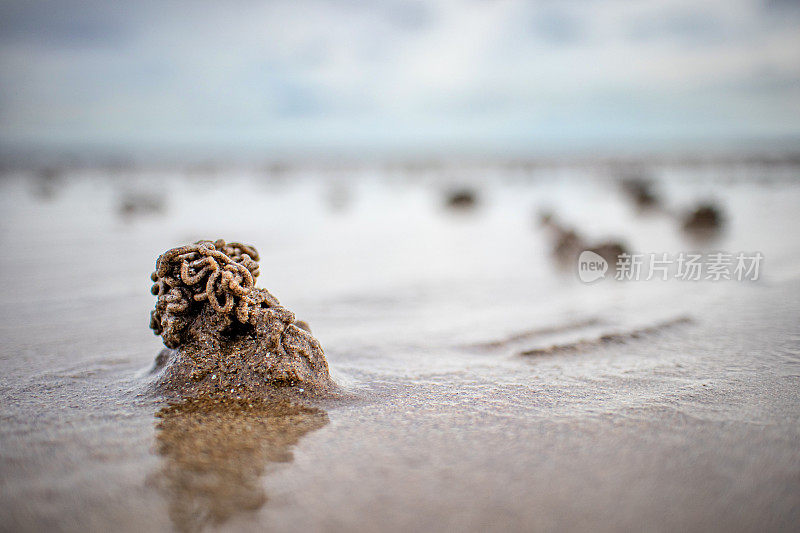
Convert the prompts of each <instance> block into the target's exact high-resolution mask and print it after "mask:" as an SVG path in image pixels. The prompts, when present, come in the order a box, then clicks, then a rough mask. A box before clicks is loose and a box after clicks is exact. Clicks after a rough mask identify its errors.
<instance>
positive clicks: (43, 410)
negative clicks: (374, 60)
mask: <svg viewBox="0 0 800 533" xmlns="http://www.w3.org/2000/svg"><path fill="white" fill-rule="evenodd" d="M133 178H136V179H141V180H146V179H148V177H147V176H144V177H142V176H134V177H131V176H126V177H124V179H123V178H119V180H120V181H119V182H113V181H109V180H107V179H106V178H105V177H102V176H93V175H88V176H78V177H76V178H73V179H72V180H71V181H70V180H67V181H66V182H65V183H64V184H62V186H61V188H60V189H59V190H58V192H57V194H56V196H55V197H54V198H50V199H47V200H42V199H40V198H38V197H36V196H31V195H29V194H28V192H29V189H28V187H29V185H28V183H29V182H28V181H25V180H24V178H23V177H19V178H15V177H13V176H12V177H10V178H7V179H6V181H5V182H4V183H3V184H2V187H3V196H2V198H3V208H4V210H5V212H6V213H7V218H6V221H5V222H4V226H3V234H2V238H3V244H4V249H5V250H8V251H10V252H11V253H8V254H6V255H5V256H4V257H3V258H2V259H1V260H0V265H1V266H2V270H3V272H4V273H5V274H6V279H7V280H12V283H11V285H10V286H9V287H8V289H7V292H6V295H5V303H6V305H4V306H3V309H2V317H1V318H2V326H1V327H2V335H3V339H4V349H3V352H2V372H1V373H0V402H1V404H2V425H0V514H2V516H3V517H4V520H3V524H2V528H3V529H4V530H9V531H12V530H13V531H34V530H56V531H58V530H65V531H79V530H80V531H85V530H95V531H99V530H109V529H113V530H117V531H142V530H153V531H162V530H196V529H198V528H201V527H204V526H208V527H209V528H211V529H220V530H230V531H234V530H237V531H238V530H245V531H248V530H252V531H261V530H263V529H264V528H265V527H266V528H269V529H272V530H277V531H286V530H307V531H371V530H376V529H381V530H388V531H408V530H442V529H451V530H469V531H485V530H494V531H501V530H509V529H510V530H545V531H547V530H592V531H598V530H599V531H613V530H642V529H646V530H653V531H674V530H688V531H708V530H714V531H757V530H758V531H760V530H787V531H788V530H792V529H793V528H794V527H795V525H796V523H798V521H799V520H800V505H798V502H799V501H800V448H798V446H797V443H798V442H800V387H798V384H799V382H800V345H799V344H798V340H800V330H798V324H800V303H799V302H800V268H798V267H800V260H799V259H800V253H798V252H800V250H799V249H798V247H799V245H798V243H797V242H796V241H797V239H796V238H795V236H794V230H792V229H791V228H794V227H796V226H795V224H796V222H797V220H796V217H797V215H796V214H794V210H795V207H796V205H797V203H796V202H797V199H798V198H800V194H798V187H797V186H796V185H795V184H794V183H793V182H785V183H784V182H782V183H779V184H778V185H773V186H772V187H771V188H764V187H761V186H760V185H758V186H757V185H754V184H753V183H751V182H750V181H744V182H743V183H739V184H736V185H735V186H726V187H725V188H722V187H717V186H715V187H714V190H725V200H726V202H727V203H726V205H727V206H728V207H729V209H731V210H732V211H733V212H734V213H735V214H736V216H737V217H738V218H735V219H734V221H733V223H732V224H733V225H732V228H731V234H730V235H729V236H728V237H725V239H726V240H723V241H721V242H719V243H717V245H718V246H719V247H721V248H724V249H735V250H739V249H741V250H751V249H759V250H761V251H763V252H764V254H765V255H766V256H767V258H768V260H770V261H771V263H767V264H769V265H771V268H770V270H768V271H766V273H765V276H764V278H763V279H762V281H761V282H759V283H753V284H738V285H737V284H727V285H724V284H714V283H706V284H703V283H700V284H695V285H691V286H689V285H681V284H679V283H678V284H676V283H672V284H661V285H658V284H656V285H653V284H646V283H641V284H638V285H637V284H635V283H631V284H624V285H620V284H617V285H615V284H605V285H603V284H601V285H596V286H585V285H581V284H579V283H577V282H575V280H574V279H572V278H567V277H564V276H563V275H561V274H558V273H557V272H552V271H551V270H549V266H550V265H549V263H548V262H547V257H546V255H545V253H544V252H543V249H544V248H543V247H544V246H545V243H544V242H543V241H542V240H541V236H540V235H538V234H537V233H536V231H535V229H532V226H531V224H530V214H531V209H530V208H531V207H532V206H535V205H536V202H537V201H540V198H541V197H542V195H544V196H545V197H547V198H549V199H550V200H551V201H553V202H555V203H558V201H559V199H560V198H562V197H567V198H569V200H568V201H566V202H565V203H564V204H563V205H562V210H564V211H566V212H567V213H572V216H573V220H579V221H580V220H583V219H582V217H589V215H587V214H586V210H587V208H591V209H594V215H597V216H600V220H601V221H602V222H601V223H602V224H607V227H606V228H603V230H604V231H609V232H627V235H629V238H631V239H633V240H634V245H636V244H638V245H639V246H640V247H645V246H650V247H651V248H647V251H670V250H672V249H681V247H685V246H689V245H688V244H686V243H683V242H681V241H680V238H679V237H678V236H676V235H673V234H672V233H671V230H670V227H669V226H668V225H667V223H666V222H664V221H660V220H658V219H652V220H649V221H645V222H641V221H640V223H639V224H638V225H637V226H636V227H633V226H630V225H629V222H630V221H631V220H635V219H634V218H632V215H631V214H630V213H628V212H627V211H625V209H624V207H622V206H620V205H617V204H615V203H614V202H615V201H616V200H614V196H613V194H612V192H610V190H609V189H607V188H606V187H605V185H603V184H602V183H594V182H592V183H591V184H590V185H587V184H586V182H585V181H580V180H579V179H578V178H577V177H576V178H575V180H576V182H575V183H572V182H567V183H559V184H558V185H557V186H556V185H553V184H548V183H544V184H542V183H531V184H526V185H520V184H519V183H511V184H503V183H498V184H496V185H495V186H494V188H490V189H489V192H488V193H487V194H486V196H485V198H486V199H485V202H488V204H487V203H484V208H483V211H478V212H477V213H475V214H473V215H466V216H464V215H458V216H457V217H452V216H448V215H446V214H443V213H441V212H439V211H437V209H438V207H439V206H438V205H437V203H436V197H435V196H433V195H434V194H435V191H436V188H435V187H433V188H427V189H426V188H425V187H421V186H420V187H412V186H406V185H398V184H395V183H393V182H392V181H391V180H388V181H378V180H377V179H374V178H369V179H367V178H363V179H362V180H358V179H353V181H352V182H348V183H350V185H349V187H351V193H352V195H353V197H354V199H353V205H352V206H351V207H350V208H349V211H345V212H344V213H341V212H340V211H338V210H336V209H328V208H327V207H326V203H325V200H324V198H326V196H325V194H326V191H328V190H329V186H330V185H329V183H328V182H327V181H325V179H323V178H316V179H312V178H304V179H299V180H297V181H296V182H292V183H290V184H286V183H274V184H271V185H264V184H261V183H260V182H259V181H250V180H244V181H243V182H242V183H240V186H241V187H243V188H245V190H247V191H249V194H248V195H246V196H247V197H248V198H249V202H250V203H251V204H252V209H249V210H247V211H246V212H238V213H232V214H231V213H230V212H228V213H222V214H219V213H217V214H214V213H213V212H211V211H209V210H205V209H204V208H201V207H203V206H206V205H211V206H213V205H215V203H216V202H217V201H218V199H217V198H215V195H214V193H213V191H215V190H220V189H219V184H218V183H216V182H214V181H213V180H212V181H210V182H205V185H204V187H202V188H199V189H198V188H197V187H196V186H195V185H193V183H196V182H188V181H181V180H177V179H176V180H175V181H174V183H172V182H171V183H172V185H171V190H172V191H173V195H172V196H169V197H168V202H167V206H168V212H166V213H164V214H161V215H154V214H148V215H147V216H143V217H141V218H138V219H134V220H130V219H125V218H119V216H118V214H117V213H116V211H115V209H114V205H115V204H114V202H115V198H117V196H116V195H117V194H118V190H119V188H123V189H124V187H126V186H130V185H129V183H130V180H131V179H133ZM152 179H154V180H157V179H158V177H152ZM581 179H583V178H582V177H581ZM120 182H121V183H120ZM337 183H338V182H337ZM676 183H678V184H676V185H674V195H675V196H676V197H681V195H685V196H686V197H690V196H691V194H692V193H693V192H696V191H697V190H698V189H702V188H703V187H706V186H711V185H714V184H713V183H712V184H711V185H709V184H708V183H705V184H702V183H701V185H691V184H690V185H685V184H684V185H681V184H680V182H676ZM98 184H99V185H98ZM571 187H572V188H571ZM587 187H589V188H594V190H592V191H586V188H587ZM565 188H566V189H567V191H568V192H569V194H562V193H561V192H559V191H563V190H564V189H565ZM570 188H571V189H570ZM206 191H211V192H206ZM598 191H599V192H601V193H604V194H607V195H608V199H609V200H608V203H607V206H606V207H603V208H602V209H605V210H606V211H604V212H600V211H598V209H600V208H595V207H592V206H596V203H595V202H596V198H597V196H596V194H595V193H597V192H598ZM180 194H184V195H185V196H184V198H187V199H188V200H186V201H184V200H181V196H180ZM584 194H585V197H584V196H583V195H584ZM176 195H177V196H176ZM431 198H433V200H430V199H431ZM398 206H399V207H398ZM220 211H224V209H223V208H220ZM292 212H295V213H296V215H294V218H292V216H291V213H292ZM209 213H211V214H209ZM287 217H288V218H287ZM586 220H590V218H587V219H586ZM212 230H213V231H212ZM206 232H210V233H211V234H212V235H218V234H222V233H224V234H228V233H230V234H233V235H230V237H231V238H237V239H241V240H247V241H251V242H254V243H256V244H257V245H258V246H259V248H260V249H261V250H262V251H264V256H265V259H264V260H262V263H263V264H264V267H263V268H264V270H263V271H262V278H261V283H262V284H263V285H264V286H265V287H268V288H269V289H270V290H271V291H273V292H274V293H275V294H276V295H277V296H278V297H279V298H280V299H281V301H282V302H284V303H286V304H287V305H289V306H291V307H292V309H293V310H295V312H296V313H297V314H298V316H300V317H302V318H304V319H306V320H308V321H309V323H311V325H312V328H313V329H314V332H315V335H317V337H318V338H319V339H320V341H321V342H322V344H323V346H324V347H325V348H326V354H327V357H328V360H329V363H330V365H331V369H332V373H333V376H334V378H335V379H336V380H337V381H338V383H339V384H340V385H342V386H343V387H344V388H345V389H346V390H347V391H348V393H349V394H350V396H351V397H350V398H347V399H338V400H318V401H313V400H309V401H308V402H307V403H306V404H305V405H301V404H291V405H286V404H280V405H255V406H252V407H251V406H236V407H235V408H234V409H233V411H231V410H229V409H219V410H211V411H209V410H207V409H194V408H192V407H191V406H190V407H187V408H181V409H175V408H173V409H168V408H167V409H165V406H164V405H163V404H162V403H160V402H159V401H157V399H153V398H150V397H148V396H146V395H144V394H143V391H145V390H147V385H148V383H149V380H150V379H151V378H150V377H149V376H148V373H147V370H148V368H149V366H150V365H151V364H152V358H153V356H154V355H155V354H156V353H157V352H158V350H159V342H158V339H157V338H155V337H152V336H151V334H150V332H149V330H148V329H147V319H148V313H149V309H150V307H151V306H152V297H151V296H150V295H149V294H148V293H147V290H148V287H149V282H148V277H147V276H148V275H149V273H150V271H151V269H152V262H153V260H154V254H157V253H158V252H159V251H161V250H163V249H166V248H167V247H169V246H170V245H172V244H173V242H175V241H178V242H184V241H186V240H188V239H192V238H201V237H204V236H207V235H206ZM637 239H638V241H637ZM327 241H332V242H331V243H330V244H327ZM642 243H644V244H642ZM269 265H271V266H269ZM321 265H322V266H323V267H324V268H322V267H321ZM662 324H674V325H672V326H670V327H659V325H662ZM641 330H647V334H646V335H639V336H638V338H631V339H626V338H624V333H625V332H630V331H641ZM608 333H621V334H623V335H622V340H621V341H620V342H612V343H605V344H604V343H594V344H593V343H591V342H589V343H584V344H580V343H579V346H581V348H579V349H576V350H572V351H570V350H567V351H562V352H558V353H554V354H549V355H541V356H536V357H530V356H528V357H525V356H521V355H519V353H520V352H522V351H530V350H536V349H539V348H542V349H544V348H547V347H548V346H552V345H554V344H558V345H563V344H569V343H572V342H576V341H582V340H587V339H588V340H592V339H597V338H599V337H600V336H602V335H603V334H608Z"/></svg>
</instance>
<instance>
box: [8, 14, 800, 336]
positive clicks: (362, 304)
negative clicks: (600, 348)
mask: <svg viewBox="0 0 800 533" xmlns="http://www.w3.org/2000/svg"><path fill="white" fill-rule="evenodd" d="M0 6H1V7H0V80H1V83H2V94H1V95H0V154H1V155H2V162H3V169H4V176H5V179H4V180H3V183H2V192H3V208H4V212H5V214H6V217H5V220H4V221H3V223H2V231H3V233H2V236H3V239H4V244H5V245H6V246H12V247H15V248H16V249H19V250H20V254H22V256H23V257H28V256H27V255H25V254H27V253H30V258H31V261H30V262H34V260H33V256H34V255H35V253H37V251H38V250H40V249H42V247H47V248H49V249H50V250H52V251H53V253H52V254H51V255H52V257H53V258H52V259H51V260H50V261H49V262H47V263H37V264H36V265H35V266H31V265H30V264H26V265H25V267H24V268H23V266H22V265H23V264H25V262H20V261H19V258H8V259H7V261H6V264H5V269H6V270H7V271H8V272H13V273H14V274H16V275H18V276H21V278H20V279H28V280H29V281H30V284H32V285H33V286H36V287H40V288H46V287H47V284H48V283H52V284H53V286H52V287H49V288H47V291H49V292H48V294H54V291H55V292H58V291H67V290H68V289H67V288H66V287H65V276H66V279H69V278H71V277H74V276H75V272H77V271H79V270H81V269H86V268H88V269H92V268H96V270H97V271H96V272H95V273H94V274H93V275H94V276H95V277H94V278H91V279H92V280H93V281H92V282H89V281H88V279H87V281H86V284H87V290H93V289H94V288H95V287H96V282H97V280H98V279H102V278H103V276H104V275H107V274H104V273H106V272H107V271H108V269H109V264H110V262H113V261H116V258H117V257H119V255H120V254H122V255H125V256H126V257H129V258H130V259H129V261H128V262H127V264H126V265H125V266H118V267H115V268H117V269H119V268H122V269H125V268H129V269H130V270H129V274H130V278H129V283H128V284H123V285H124V286H123V285H120V290H124V291H126V294H128V292H127V291H130V294H131V295H134V294H135V295H140V293H141V295H140V296H141V299H142V307H145V308H146V307H148V306H150V305H152V304H151V302H150V296H149V295H147V294H146V290H145V288H144V286H145V285H147V274H148V273H149V271H150V269H151V268H152V264H153V261H154V260H155V258H156V257H157V255H158V254H159V253H160V252H162V251H164V250H166V249H168V248H171V247H173V246H176V245H179V244H182V243H185V242H189V241H193V240H197V239H216V238H219V237H222V238H226V239H228V240H236V241H242V242H248V243H252V244H254V245H255V246H256V247H257V248H259V249H260V250H261V251H262V257H263V258H264V262H265V263H266V265H265V267H264V268H263V269H262V272H264V273H265V274H266V275H265V279H264V281H262V283H263V284H264V285H265V286H267V287H269V288H270V289H271V290H273V292H275V293H276V294H277V295H278V296H279V297H282V298H288V302H287V305H289V307H292V308H295V307H298V306H299V307H300V309H301V311H304V316H306V317H308V316H311V317H312V318H315V319H317V320H318V321H322V323H323V324H324V323H325V320H326V319H330V318H331V317H332V316H352V315H351V314H349V313H351V311H352V310H342V309H339V310H338V311H337V310H336V308H335V307H331V306H332V305H334V304H333V302H342V301H345V302H351V303H353V307H354V308H355V309H358V310H359V311H358V313H360V314H359V315H358V316H359V317H361V318H360V320H367V319H368V317H369V316H384V317H387V316H389V315H388V314H387V313H390V310H391V309H395V308H397V307H398V306H405V309H407V310H408V309H414V311H408V312H407V315H408V317H416V318H415V320H417V321H418V323H416V322H415V323H414V325H413V326H411V325H410V324H409V323H406V324H405V326H404V327H403V326H398V325H399V324H402V323H403V322H402V320H400V319H397V317H395V319H397V320H394V319H393V320H394V321H390V322H389V323H391V327H390V326H389V323H384V326H386V327H387V328H390V329H391V328H395V330H396V332H398V333H397V335H398V338H403V337H405V336H406V335H407V331H408V328H433V329H437V328H438V330H439V331H441V332H442V334H443V335H445V336H449V337H450V338H452V337H453V336H454V335H456V334H455V333H454V332H455V331H459V332H460V333H458V335H461V334H473V333H475V332H476V331H481V330H480V329H477V330H476V329H475V327H474V325H475V324H474V322H476V321H477V322H482V321H483V320H485V319H486V317H487V316H489V315H491V313H492V312H495V313H496V315H497V320H498V324H497V325H498V327H500V328H501V329H502V328H503V327H507V326H508V320H509V317H508V309H510V308H513V306H514V305H520V306H522V307H521V308H520V309H524V312H522V311H521V312H520V313H519V315H518V317H519V320H520V321H521V322H524V323H525V324H528V325H529V324H530V323H531V321H532V319H531V316H535V315H536V313H541V314H542V315H543V316H545V315H547V314H548V313H550V312H551V311H552V308H553V306H557V305H562V306H563V312H564V313H568V312H571V311H569V310H570V309H572V310H574V306H575V305H582V306H589V307H591V306H592V305H596V306H598V308H604V307H606V306H607V299H606V298H607V296H606V295H604V296H598V294H599V293H598V292H597V291H595V292H591V291H588V290H587V289H586V287H584V286H581V285H578V287H579V288H578V289H575V290H576V291H577V292H570V290H567V289H565V287H572V285H574V284H576V283H577V280H576V278H575V276H574V268H573V267H574V260H575V259H576V257H577V255H578V253H579V252H580V251H581V250H583V249H593V250H596V251H598V252H599V253H601V255H603V256H604V257H606V258H607V259H608V260H609V262H610V263H613V262H614V261H615V260H616V258H617V257H618V255H619V254H620V253H623V252H642V253H651V252H652V253H662V252H669V253H677V252H679V251H684V250H694V249H700V250H704V251H711V250H715V249H725V250H728V251H730V252H731V253H735V252H738V251H748V252H755V251H760V252H764V253H766V254H767V256H768V257H767V261H766V263H768V264H769V265H771V269H772V270H771V272H774V273H781V272H783V273H791V272H795V271H797V270H798V268H800V260H799V258H800V250H797V243H796V241H797V240H798V239H796V238H795V237H796V231H795V230H794V229H792V228H794V227H796V223H795V222H796V221H797V215H796V214H794V213H795V209H796V205H797V201H798V198H799V197H800V196H798V187H797V183H798V180H797V178H798V163H799V162H800V158H798V153H800V151H798V148H800V145H798V141H799V140H800V31H799V30H800V3H798V2H792V1H779V0H725V1H705V2H696V1H683V0H654V1H643V2H628V1H613V0H611V1H602V2H601V1H597V2H592V1H574V2H573V1H536V2H519V1H510V0H509V1H505V0H497V1H438V2H437V1H430V2H415V1H392V0H388V1H376V2H355V1H345V0H339V1H285V2H284V1H279V0H277V1H269V2H255V1H247V0H237V1H233V2H225V3H221V2H205V1H193V2H181V1H174V2H150V1H148V0H143V1H140V2H135V3H130V2H108V1H73V0H61V1H13V0H11V1H3V2H2V4H0ZM787 228H788V231H787ZM87 249H103V250H106V251H107V252H106V253H105V254H104V255H103V257H102V258H95V259H94V263H93V265H94V266H92V265H88V266H87V265H85V262H86V261H85V257H84V255H83V253H84V251H85V250H87ZM59 261H63V262H65V263H64V264H63V265H61V264H59ZM56 271H58V272H61V277H59V275H57V274H56ZM768 271H769V270H768ZM117 273H118V274H119V276H121V277H120V278H118V279H123V278H124V276H123V275H122V271H120V270H117ZM46 280H50V281H46ZM138 280H141V282H139V281H138ZM77 283H80V282H77ZM109 283H111V281H109ZM712 285H713V284H712ZM19 287H20V288H19V290H20V291H21V292H20V295H19V296H20V298H25V297H26V296H25V295H26V294H27V293H26V292H25V291H27V290H28V289H27V288H23V287H24V284H22V285H20V286H19ZM727 287H728V288H726V289H725V290H729V289H730V286H727ZM43 290H44V289H43ZM71 290H78V286H77V285H75V286H73V287H72V289H71ZM106 290H107V291H110V292H107V293H106V294H109V295H111V294H113V291H111V289H110V288H108V287H107V288H106ZM609 290H612V291H613V293H612V294H614V295H616V296H614V297H615V298H622V296H620V295H621V294H624V293H625V290H628V291H634V292H635V293H636V294H640V293H641V291H642V290H643V289H642V288H641V287H639V286H636V288H635V289H634V288H630V289H625V290H623V289H621V288H615V289H609ZM687 290H688V289H687ZM709 290H711V289H710V288H709ZM695 291H696V290H695V289H691V290H688V292H692V293H693V292H695ZM601 292H602V291H601ZM662 292H665V293H668V294H678V293H680V290H679V289H678V287H677V286H676V284H675V283H673V284H672V285H668V286H667V287H666V288H665V289H662ZM544 294H550V295H551V299H550V300H548V305H546V306H544V305H539V306H538V307H536V305H534V303H532V302H536V301H537V300H539V299H541V298H542V296H543V295H544ZM603 294H605V293H603ZM659 294H661V293H659ZM109 297H110V296H109ZM659 297H662V296H659ZM558 302H560V303H558ZM576 302H577V304H576ZM589 302H594V303H593V304H590V303H589ZM304 305H307V306H308V307H307V308H306V309H305V310H303V306H304ZM370 305H374V306H375V307H374V308H370ZM531 305H533V307H531ZM537 305H538V304H537ZM620 306H621V304H620ZM620 306H617V308H621V307H620ZM491 309H494V311H491ZM456 311H457V312H456ZM143 314H144V313H143ZM532 314H533V315H532ZM362 315H363V316H362ZM634 315H635V313H634ZM432 317H436V318H435V319H433V318H432ZM445 317H449V318H451V319H453V321H452V322H447V320H446V319H445ZM323 327H324V326H323ZM453 328H455V329H453ZM336 331H338V330H337V328H336V327H334V325H333V324H331V327H330V331H329V333H330V334H331V335H335V334H336ZM383 339H384V340H385V338H383ZM376 342H379V341H376Z"/></svg>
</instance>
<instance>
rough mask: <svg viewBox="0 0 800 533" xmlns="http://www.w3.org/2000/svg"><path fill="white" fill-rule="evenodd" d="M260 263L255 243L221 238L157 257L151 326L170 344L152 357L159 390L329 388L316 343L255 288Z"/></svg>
mask: <svg viewBox="0 0 800 533" xmlns="http://www.w3.org/2000/svg"><path fill="white" fill-rule="evenodd" d="M258 260H259V255H258V252H257V251H256V250H255V248H253V247H251V246H247V245H244V244H240V243H225V241H223V240H221V239H220V240H217V241H215V242H212V241H198V242H196V243H195V244H190V245H187V246H182V247H179V248H173V249H171V250H169V251H167V252H165V253H164V254H162V255H161V256H160V257H159V258H158V260H157V261H156V270H155V272H153V274H152V276H151V278H152V280H153V281H154V282H155V284H154V285H153V288H152V292H153V294H154V295H156V296H157V297H158V300H157V302H156V307H155V309H154V310H153V312H152V313H151V317H150V327H151V328H152V329H153V331H154V332H155V333H156V334H157V335H161V337H162V339H163V340H164V344H165V345H166V346H167V347H168V348H169V349H168V350H164V351H162V353H161V354H159V357H158V358H157V359H156V371H157V372H159V376H158V378H157V381H156V388H157V389H158V390H159V392H162V393H165V394H167V395H172V396H182V397H187V396H188V397H195V396H198V395H199V396H218V395H222V396H230V397H234V398H237V397H250V398H256V397H258V398H264V397H270V396H274V395H275V394H276V393H278V392H280V393H281V395H284V396H285V395H286V394H287V393H289V394H295V393H304V392H306V391H307V390H311V391H315V392H320V391H324V390H331V389H333V387H334V383H333V381H332V380H331V379H330V375H329V373H328V364H327V362H326V361H325V356H324V353H323V351H322V347H321V346H320V344H319V342H318V341H317V340H316V339H315V338H314V337H313V336H312V335H311V333H309V332H308V331H307V330H306V328H304V327H302V326H303V325H304V324H299V325H298V324H297V323H296V321H295V316H294V314H293V313H292V312H291V311H289V310H288V309H286V308H285V307H282V306H281V305H280V303H279V302H278V299H277V298H275V297H274V296H273V295H272V294H270V293H269V291H267V290H266V289H261V288H257V287H256V286H255V280H256V278H257V277H258V274H259V265H258ZM306 327H307V326H306Z"/></svg>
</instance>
